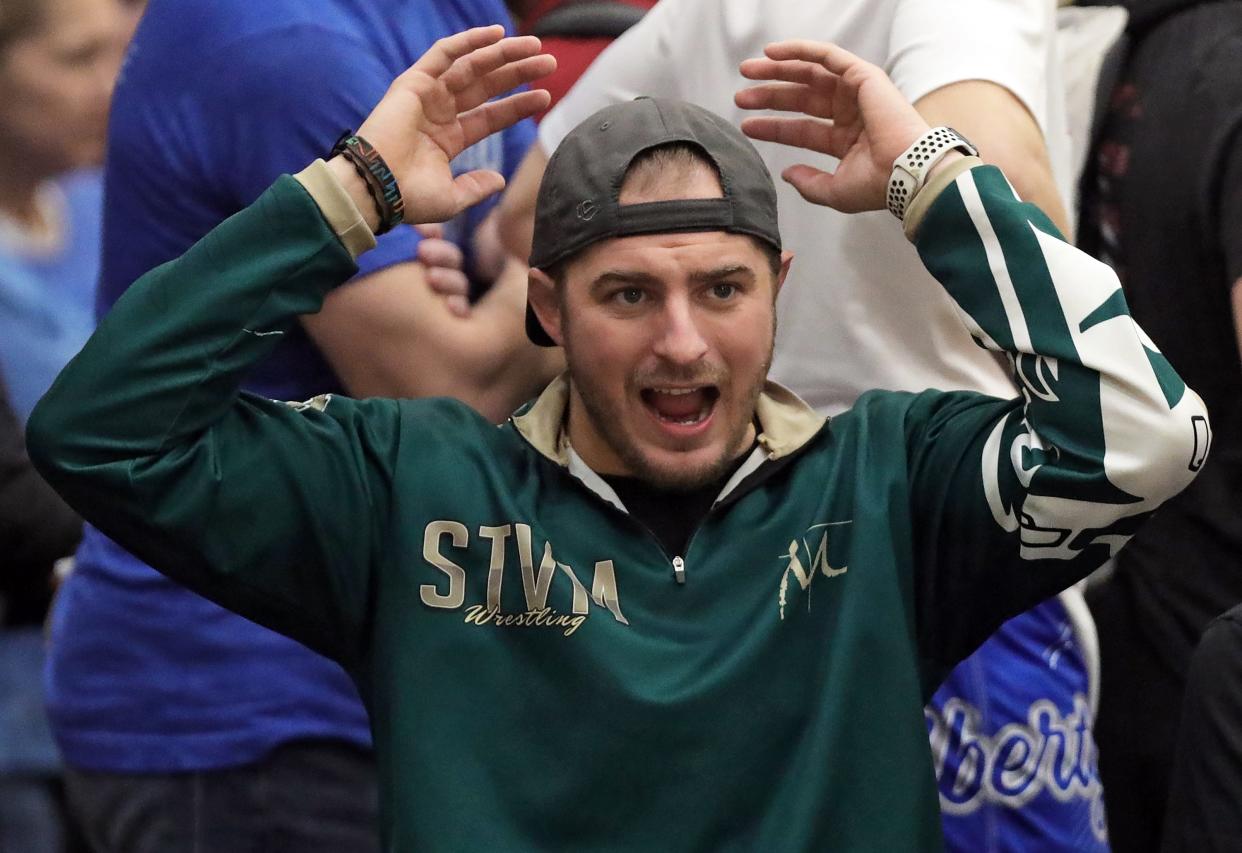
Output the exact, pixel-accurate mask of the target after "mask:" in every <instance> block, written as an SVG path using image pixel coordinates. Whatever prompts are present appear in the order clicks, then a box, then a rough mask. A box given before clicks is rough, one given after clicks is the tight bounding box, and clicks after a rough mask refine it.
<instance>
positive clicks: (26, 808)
mask: <svg viewBox="0 0 1242 853" xmlns="http://www.w3.org/2000/svg"><path fill="white" fill-rule="evenodd" d="M126 35H127V33H126V31H125V24H124V21H123V19H122V17H121V15H120V8H119V6H118V5H117V0H5V2H4V3H3V4H0V377H3V379H4V380H7V383H8V389H7V391H6V394H5V398H4V401H3V410H2V411H0V540H2V541H0V548H2V550H0V554H3V559H2V563H3V574H2V575H0V626H2V630H0V853H54V851H60V850H62V849H64V847H65V844H66V841H67V833H66V827H65V819H64V815H63V809H62V807H61V805H60V802H61V798H60V795H59V786H60V779H59V775H60V757H59V755H58V754H57V750H56V746H55V743H54V742H53V740H52V735H51V732H50V730H49V728H48V722H47V718H46V715H45V713H44V710H43V688H42V683H41V681H42V679H41V673H42V670H43V659H44V638H43V631H42V628H41V623H42V622H43V618H44V615H45V613H46V611H47V606H48V603H49V600H50V597H51V593H52V569H53V563H54V562H55V561H56V560H57V559H58V558H62V557H67V556H68V555H70V554H72V553H73V548H74V546H75V545H76V544H77V540H78V537H79V535H80V532H81V524H80V522H79V521H78V520H77V518H76V516H75V515H74V514H73V513H72V512H71V511H70V510H69V509H68V507H66V506H65V505H64V504H63V503H61V501H60V499H59V498H57V497H56V496H55V495H54V494H53V493H52V492H51V490H50V489H49V488H48V487H47V486H45V485H44V484H43V483H42V481H40V480H39V479H38V476H37V475H36V474H35V473H34V471H33V469H31V468H30V467H29V465H28V463H27V461H26V459H25V455H24V452H23V443H22V440H21V425H22V424H23V423H24V422H25V419H26V416H27V415H28V414H29V413H30V409H31V408H32V407H33V406H34V404H35V401H37V400H38V398H39V397H40V396H42V394H43V392H44V391H46V390H47V388H48V386H49V385H51V383H52V380H53V379H54V378H55V377H56V374H57V373H58V372H59V371H60V369H61V368H62V367H63V366H64V365H65V363H66V362H67V361H68V360H69V359H70V358H71V357H72V356H73V355H74V354H75V353H77V351H78V350H79V349H80V348H81V346H82V344H83V343H85V341H86V338H87V337H88V336H89V335H90V332H91V330H92V329H93V328H94V315H93V312H92V304H93V302H94V290H95V280H96V276H97V273H98V269H99V261H98V255H99V207H100V190H99V176H98V173H97V172H94V171H90V168H91V167H96V166H98V165H99V163H100V161H101V159H102V157H103V149H104V139H105V129H106V121H107V114H108V98H109V95H110V93H111V91H112V85H113V83H114V81H115V79H116V72H117V68H118V66H119V64H120V57H121V50H122V47H123V45H124V39H125V37H126ZM70 173H74V174H72V175H71V174H70ZM8 393H11V395H12V396H11V399H10V398H9V397H8ZM10 402H11V404H12V409H10V407H9V406H10Z"/></svg>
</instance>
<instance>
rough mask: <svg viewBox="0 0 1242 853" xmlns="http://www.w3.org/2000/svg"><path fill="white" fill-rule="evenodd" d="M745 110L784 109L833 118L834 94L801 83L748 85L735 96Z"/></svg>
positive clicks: (738, 103) (734, 99)
mask: <svg viewBox="0 0 1242 853" xmlns="http://www.w3.org/2000/svg"><path fill="white" fill-rule="evenodd" d="M733 101H734V103H736V104H737V105H738V106H739V107H741V108H742V109H745V110H782V111H785V112H797V113H805V114H806V115H809V116H816V117H818V118H826V119H830V118H832V96H831V94H825V93H823V92H819V91H817V90H815V89H813V88H811V87H810V86H805V85H803V84H801V83H764V84H761V85H759V86H748V87H747V88H745V89H741V90H739V91H738V92H737V94H735V95H734V96H733Z"/></svg>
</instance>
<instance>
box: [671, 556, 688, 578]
mask: <svg viewBox="0 0 1242 853" xmlns="http://www.w3.org/2000/svg"><path fill="white" fill-rule="evenodd" d="M673 577H674V578H675V579H676V581H677V582H678V583H685V582H686V561H685V560H683V559H682V558H681V557H674V558H673Z"/></svg>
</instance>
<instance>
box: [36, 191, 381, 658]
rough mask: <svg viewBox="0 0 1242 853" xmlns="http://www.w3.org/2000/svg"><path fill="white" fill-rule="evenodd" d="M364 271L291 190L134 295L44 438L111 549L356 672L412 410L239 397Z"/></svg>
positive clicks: (52, 474) (87, 351)
mask: <svg viewBox="0 0 1242 853" xmlns="http://www.w3.org/2000/svg"><path fill="white" fill-rule="evenodd" d="M355 269H356V267H355V265H354V263H353V260H352V258H351V257H350V255H349V253H348V252H347V251H346V250H345V249H344V247H343V246H342V245H341V244H340V242H339V240H338V239H337V237H336V235H335V234H334V233H333V232H332V230H331V229H330V228H329V226H328V225H327V223H326V222H325V221H324V219H323V217H322V216H321V214H320V212H319V208H318V207H317V206H316V204H315V203H314V201H313V200H312V199H311V198H310V196H309V195H308V194H307V193H306V191H305V190H304V189H303V188H302V186H301V185H300V184H299V183H297V182H296V181H295V180H294V179H292V178H289V177H283V178H281V179H280V180H278V181H277V182H276V184H275V185H273V187H272V188H271V189H269V190H268V191H267V192H266V193H265V194H264V195H263V196H261V197H260V198H259V199H258V200H257V201H256V202H255V203H254V204H253V205H251V206H250V207H249V208H247V209H246V210H243V211H242V212H240V213H238V214H237V215H235V216H233V217H232V218H230V219H229V220H227V221H226V222H224V223H223V224H221V225H220V226H219V227H217V228H216V229H215V230H214V231H212V232H211V233H210V234H208V235H207V236H206V237H205V238H204V239H203V240H202V241H201V242H199V243H198V244H197V245H195V246H194V247H193V248H192V249H190V251H189V252H187V253H186V254H185V255H184V256H182V257H181V258H179V259H177V260H175V261H172V262H170V263H168V264H165V265H163V266H161V267H159V268H157V269H155V270H152V271H151V272H150V273H148V274H147V275H145V276H143V277H142V278H141V279H139V281H138V282H136V283H135V284H134V285H133V286H132V287H130V288H129V290H128V291H127V292H126V293H125V295H124V296H123V297H122V298H121V299H120V300H119V301H118V302H117V304H116V306H115V307H114V308H113V310H112V311H111V312H110V313H109V314H108V316H106V317H105V318H104V320H103V321H102V322H101V323H100V325H99V328H98V330H97V331H96V332H95V334H94V335H93V336H92V337H91V339H90V341H89V342H88V343H87V344H86V346H85V348H84V349H83V350H82V352H81V353H80V354H79V355H78V356H77V357H76V358H75V359H73V361H72V362H70V364H69V365H68V366H67V367H66V368H65V370H64V371H63V372H62V373H61V375H60V377H59V378H58V379H57V380H56V382H55V384H54V385H53V386H52V388H51V390H50V391H49V392H48V394H47V396H46V397H45V398H44V399H43V400H42V402H41V403H40V404H39V405H38V407H37V408H36V409H35V411H34V413H33V414H32V415H31V418H30V421H29V425H28V435H27V441H28V445H29V452H30V455H31V457H32V459H34V461H35V462H36V464H37V466H38V468H39V470H40V471H41V472H42V473H43V474H44V476H45V477H46V478H47V480H48V481H49V482H50V483H52V484H53V486H55V488H56V489H57V490H58V491H59V492H60V493H61V494H62V495H63V496H64V497H65V498H66V500H67V501H68V502H69V503H70V504H71V505H72V506H73V507H74V508H75V509H77V510H78V511H79V512H80V513H81V514H82V515H83V517H85V518H86V519H88V520H89V521H90V522H91V523H93V524H95V525H96V526H98V527H99V529H100V530H102V531H103V532H104V533H106V534H107V535H108V536H110V537H112V538H114V539H115V540H116V541H118V542H119V543H121V544H122V545H123V546H125V547H126V548H128V549H129V550H131V551H132V552H133V553H135V554H136V555H137V556H139V557H141V558H142V559H143V560H145V561H147V562H148V563H150V564H151V565H152V566H154V567H155V568H157V569H159V570H160V571H161V572H164V573H165V574H167V575H168V576H169V577H171V578H173V579H175V580H177V581H179V582H181V583H183V584H184V585H186V586H187V587H189V588H190V589H193V590H195V591H196V592H199V593H200V594H202V595H204V596H206V597H207V598H210V599H212V600H213V601H216V602H217V603H219V604H221V605H222V606H224V607H226V608H228V609H230V610H234V611H236V612H238V613H241V614H242V615H244V616H246V617H248V618H250V619H252V620H254V621H256V622H259V623H261V624H264V625H267V626H269V627H272V628H274V629H276V630H278V631H281V632H282V633H285V634H287V635H289V636H291V637H293V638H294V639H297V640H299V641H301V642H303V643H305V644H306V645H308V646H310V647H312V648H314V649H316V650H317V651H320V652H322V653H324V654H328V655H330V656H332V657H335V658H337V659H339V660H343V661H346V662H348V661H349V660H352V659H355V658H356V656H357V655H358V654H359V653H360V651H361V644H362V643H364V642H365V638H366V636H367V634H368V631H367V626H366V624H365V622H366V619H367V616H366V610H367V608H366V603H367V600H368V596H369V592H370V586H371V584H372V583H373V580H372V570H373V565H374V563H375V561H376V554H377V552H378V551H379V550H380V546H379V543H380V542H381V541H382V540H383V537H384V535H385V526H386V524H387V520H388V504H389V500H390V498H389V482H390V476H391V471H392V467H393V457H394V455H395V453H396V448H397V445H398V442H399V440H400V427H399V418H398V414H397V405H396V403H395V402H392V401H364V402H355V401H352V400H348V399H345V398H324V399H320V400H317V401H315V402H314V403H312V404H307V405H303V406H298V407H294V406H291V405H288V404H285V403H279V402H275V401H272V400H266V399H262V398H259V397H256V396H253V395H249V394H243V393H239V390H238V386H239V383H240V382H241V381H242V379H243V378H244V377H245V375H246V374H247V372H248V371H249V369H250V368H251V367H252V366H253V365H255V364H256V363H257V362H258V361H260V360H261V359H262V358H263V357H264V356H265V355H266V354H267V353H268V352H269V351H270V350H271V349H272V348H273V347H274V346H275V344H276V343H277V341H278V340H279V339H280V336H281V335H283V334H285V332H286V331H287V330H288V329H290V328H291V327H292V326H293V324H294V323H296V322H297V316H298V315H299V314H305V313H312V312H315V311H317V310H319V308H320V306H321V304H322V301H323V298H324V296H325V295H326V294H327V292H328V291H329V290H331V289H332V288H333V287H334V286H336V285H338V284H340V283H342V282H344V281H345V280H347V279H348V278H349V277H350V276H351V275H353V273H354V272H355Z"/></svg>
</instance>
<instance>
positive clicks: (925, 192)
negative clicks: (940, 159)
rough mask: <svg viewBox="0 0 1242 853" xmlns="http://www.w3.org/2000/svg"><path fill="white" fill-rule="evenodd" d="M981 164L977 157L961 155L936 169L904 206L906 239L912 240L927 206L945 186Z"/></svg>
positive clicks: (925, 213)
mask: <svg viewBox="0 0 1242 853" xmlns="http://www.w3.org/2000/svg"><path fill="white" fill-rule="evenodd" d="M982 165H983V161H982V160H980V159H979V158H978V157H962V158H960V159H957V160H954V161H953V162H952V163H949V164H948V165H946V166H945V167H944V168H942V169H937V170H936V173H935V174H934V175H932V176H931V180H929V181H928V182H927V183H926V184H924V185H923V188H922V189H921V190H919V191H918V193H916V194H915V196H914V198H912V199H910V206H909V207H908V208H906V220H905V222H904V223H903V227H904V228H905V232H906V239H907V240H909V241H910V242H914V238H915V236H917V234H918V230H919V225H921V224H922V222H923V217H924V216H926V215H927V210H928V208H930V207H931V206H932V202H934V201H935V200H936V199H937V198H938V197H939V196H940V193H941V192H943V190H944V188H945V187H947V186H948V185H949V184H951V183H953V182H954V181H955V180H957V176H958V175H960V174H962V172H965V171H966V170H967V169H973V168H974V167H975V166H982Z"/></svg>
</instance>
